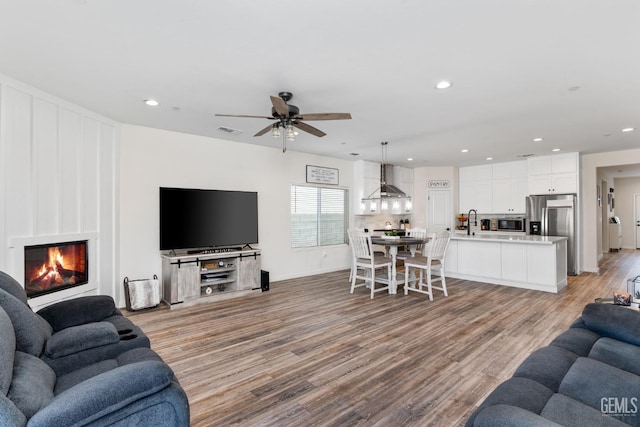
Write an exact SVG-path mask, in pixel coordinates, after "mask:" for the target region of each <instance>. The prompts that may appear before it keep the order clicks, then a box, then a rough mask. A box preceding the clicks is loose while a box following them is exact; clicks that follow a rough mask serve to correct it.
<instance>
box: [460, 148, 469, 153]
mask: <svg viewBox="0 0 640 427" xmlns="http://www.w3.org/2000/svg"><path fill="white" fill-rule="evenodd" d="M460 152H461V153H468V152H469V150H467V149H466V148H463V149H462V150H460Z"/></svg>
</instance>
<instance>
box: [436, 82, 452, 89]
mask: <svg viewBox="0 0 640 427" xmlns="http://www.w3.org/2000/svg"><path fill="white" fill-rule="evenodd" d="M450 87H451V82H448V81H446V80H443V81H441V82H438V83H436V89H449V88H450Z"/></svg>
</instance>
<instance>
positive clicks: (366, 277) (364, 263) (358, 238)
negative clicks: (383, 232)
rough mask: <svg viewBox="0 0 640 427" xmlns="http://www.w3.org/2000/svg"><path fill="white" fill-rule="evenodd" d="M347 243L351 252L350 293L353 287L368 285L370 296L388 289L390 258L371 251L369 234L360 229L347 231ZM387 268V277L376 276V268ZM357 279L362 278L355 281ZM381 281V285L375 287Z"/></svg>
mask: <svg viewBox="0 0 640 427" xmlns="http://www.w3.org/2000/svg"><path fill="white" fill-rule="evenodd" d="M349 245H350V246H351V251H352V254H353V260H352V269H353V273H352V275H351V293H353V291H354V290H355V288H358V287H361V286H367V285H370V289H371V298H372V299H373V295H374V294H375V293H376V292H380V291H384V290H388V289H389V283H391V259H389V258H387V257H385V256H383V255H377V254H375V253H374V251H373V247H372V246H373V245H372V244H371V235H370V234H369V233H365V232H362V231H353V230H352V231H349ZM384 268H386V269H387V277H386V278H384V277H376V270H381V269H384ZM358 279H360V280H363V282H362V283H359V284H358V283H357V281H358ZM376 283H381V284H383V285H386V286H383V287H380V288H376V286H375V284H376Z"/></svg>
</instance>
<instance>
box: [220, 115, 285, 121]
mask: <svg viewBox="0 0 640 427" xmlns="http://www.w3.org/2000/svg"><path fill="white" fill-rule="evenodd" d="M215 116H216V117H244V118H248V119H271V120H273V117H269V116H249V115H246V114H215Z"/></svg>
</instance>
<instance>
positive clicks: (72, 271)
mask: <svg viewBox="0 0 640 427" xmlns="http://www.w3.org/2000/svg"><path fill="white" fill-rule="evenodd" d="M24 281H25V291H26V292H27V297H28V298H33V297H36V296H40V295H45V294H49V293H52V292H57V291H60V290H62V289H68V288H72V287H74V286H80V285H84V284H86V283H89V257H88V254H87V241H86V240H83V241H77V242H63V243H50V244H46V245H34V246H25V248H24Z"/></svg>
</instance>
